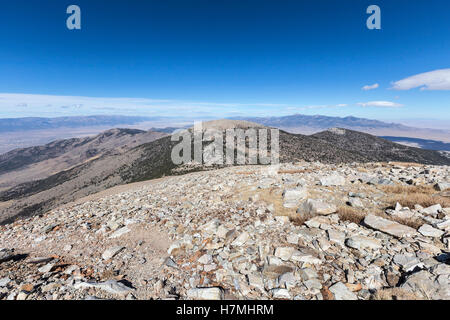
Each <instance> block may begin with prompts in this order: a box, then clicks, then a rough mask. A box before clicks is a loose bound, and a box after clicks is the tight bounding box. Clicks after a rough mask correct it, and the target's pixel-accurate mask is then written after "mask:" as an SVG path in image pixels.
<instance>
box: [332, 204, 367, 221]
mask: <svg viewBox="0 0 450 320" xmlns="http://www.w3.org/2000/svg"><path fill="white" fill-rule="evenodd" d="M337 214H338V215H339V219H341V220H342V221H350V222H354V223H358V224H359V223H360V222H361V221H362V220H363V219H364V217H365V214H364V213H363V212H361V211H358V210H356V209H354V208H352V207H348V206H341V207H339V208H338V210H337Z"/></svg>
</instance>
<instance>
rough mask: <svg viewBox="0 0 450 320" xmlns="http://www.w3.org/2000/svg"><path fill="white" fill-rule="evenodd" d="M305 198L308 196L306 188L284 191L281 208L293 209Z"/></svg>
mask: <svg viewBox="0 0 450 320" xmlns="http://www.w3.org/2000/svg"><path fill="white" fill-rule="evenodd" d="M307 196H308V192H307V190H306V188H298V189H289V190H284V192H283V200H284V203H283V206H284V207H285V208H295V207H296V206H297V205H298V204H299V203H300V202H301V201H302V200H303V199H305V198H306V197H307Z"/></svg>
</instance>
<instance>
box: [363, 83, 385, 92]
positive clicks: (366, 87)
mask: <svg viewBox="0 0 450 320" xmlns="http://www.w3.org/2000/svg"><path fill="white" fill-rule="evenodd" d="M379 86H380V85H379V84H378V83H374V84H371V85H365V86H364V87H362V88H361V90H364V91H368V90H373V89H376V88H378V87H379Z"/></svg>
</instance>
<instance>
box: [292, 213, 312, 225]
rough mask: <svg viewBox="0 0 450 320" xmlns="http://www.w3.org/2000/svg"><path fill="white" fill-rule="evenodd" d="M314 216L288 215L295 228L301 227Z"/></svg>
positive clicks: (303, 214)
mask: <svg viewBox="0 0 450 320" xmlns="http://www.w3.org/2000/svg"><path fill="white" fill-rule="evenodd" d="M314 217H315V215H313V214H305V213H302V214H298V213H295V214H290V215H289V220H290V221H291V222H292V223H293V224H294V225H295V226H301V225H302V224H304V223H305V222H306V221H308V220H309V219H312V218H314Z"/></svg>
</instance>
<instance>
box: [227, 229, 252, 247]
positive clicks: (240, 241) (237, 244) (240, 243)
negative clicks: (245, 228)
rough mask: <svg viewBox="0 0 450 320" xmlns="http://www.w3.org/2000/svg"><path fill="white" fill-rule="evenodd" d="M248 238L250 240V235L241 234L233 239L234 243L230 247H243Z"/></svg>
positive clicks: (246, 233)
mask: <svg viewBox="0 0 450 320" xmlns="http://www.w3.org/2000/svg"><path fill="white" fill-rule="evenodd" d="M249 238H250V235H249V234H248V232H243V233H241V234H240V235H239V236H238V237H237V238H236V239H234V241H233V242H232V243H231V245H232V246H234V247H240V246H243V245H244V244H245V243H246V242H247V240H248V239H249Z"/></svg>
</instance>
